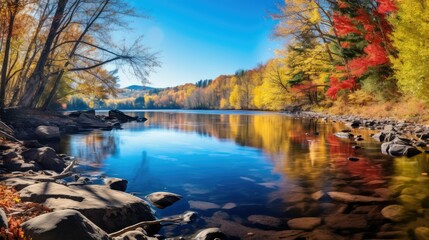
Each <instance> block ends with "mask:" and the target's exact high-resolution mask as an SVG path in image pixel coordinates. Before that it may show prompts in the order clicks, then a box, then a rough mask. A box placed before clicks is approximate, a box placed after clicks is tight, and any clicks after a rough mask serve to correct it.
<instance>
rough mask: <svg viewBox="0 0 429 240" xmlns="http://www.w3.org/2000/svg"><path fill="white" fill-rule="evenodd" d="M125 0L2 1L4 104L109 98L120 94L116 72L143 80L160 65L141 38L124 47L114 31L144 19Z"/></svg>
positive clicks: (0, 99) (0, 81)
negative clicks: (129, 21)
mask: <svg viewBox="0 0 429 240" xmlns="http://www.w3.org/2000/svg"><path fill="white" fill-rule="evenodd" d="M139 16H140V14H139V13H136V12H135V11H134V10H133V8H131V7H130V6H129V5H128V4H127V1H122V0H100V1H90V0H1V1H0V62H1V72H0V73H1V74H0V108H1V109H4V108H6V107H22V108H41V109H46V108H48V107H49V106H50V105H52V104H54V103H61V102H66V101H67V100H68V98H67V97H69V96H71V95H76V94H82V95H85V96H88V97H89V98H92V99H105V98H107V97H108V96H109V95H115V94H116V92H117V81H118V79H117V76H116V73H117V70H115V71H108V70H107V69H106V68H105V66H106V64H115V65H114V66H115V67H116V69H120V68H122V69H124V70H129V71H131V72H132V74H134V75H136V76H137V77H138V78H139V79H141V80H142V81H143V82H144V81H146V77H147V76H148V74H149V72H150V71H151V70H152V69H153V68H154V67H157V66H159V62H158V61H157V59H156V54H154V53H152V52H150V51H149V50H148V49H147V48H146V47H145V46H143V45H142V43H141V42H142V41H141V39H140V38H138V39H136V40H135V42H133V43H132V42H131V43H130V42H127V43H125V42H124V44H123V45H121V44H118V43H117V42H115V41H114V40H113V38H112V36H111V33H112V32H114V31H117V30H120V29H123V28H126V27H127V25H126V21H125V19H127V18H129V17H139Z"/></svg>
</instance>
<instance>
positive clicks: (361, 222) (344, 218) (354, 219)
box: [325, 214, 368, 230]
mask: <svg viewBox="0 0 429 240" xmlns="http://www.w3.org/2000/svg"><path fill="white" fill-rule="evenodd" d="M325 223H326V225H327V226H328V227H330V228H333V229H338V230H365V229H367V228H368V222H367V221H366V219H365V215H363V214H333V215H329V216H327V217H326V218H325Z"/></svg>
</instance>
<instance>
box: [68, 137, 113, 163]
mask: <svg viewBox="0 0 429 240" xmlns="http://www.w3.org/2000/svg"><path fill="white" fill-rule="evenodd" d="M71 141H74V142H71ZM64 142H65V143H66V144H63V145H62V146H61V148H62V149H65V148H66V149H67V150H65V151H63V152H69V153H71V154H72V155H73V156H75V157H77V158H79V159H81V160H82V161H83V162H85V163H87V164H89V165H93V166H99V165H100V164H102V163H103V161H104V160H105V159H106V158H107V157H108V156H109V155H118V154H119V147H118V146H119V136H118V135H117V134H115V133H114V132H107V131H93V132H91V133H88V134H86V135H74V136H71V137H70V136H69V137H68V138H65V139H64Z"/></svg>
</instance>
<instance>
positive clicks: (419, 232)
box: [414, 227, 429, 240]
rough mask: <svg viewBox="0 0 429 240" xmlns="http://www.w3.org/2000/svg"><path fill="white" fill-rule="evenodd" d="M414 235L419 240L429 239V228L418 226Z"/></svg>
mask: <svg viewBox="0 0 429 240" xmlns="http://www.w3.org/2000/svg"><path fill="white" fill-rule="evenodd" d="M414 236H415V237H416V239H417V240H429V228H427V227H418V228H416V229H414Z"/></svg>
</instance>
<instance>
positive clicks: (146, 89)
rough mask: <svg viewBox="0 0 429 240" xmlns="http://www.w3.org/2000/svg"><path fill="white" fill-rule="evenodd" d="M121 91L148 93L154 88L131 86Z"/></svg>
mask: <svg viewBox="0 0 429 240" xmlns="http://www.w3.org/2000/svg"><path fill="white" fill-rule="evenodd" d="M123 89H127V90H132V91H150V90H154V89H156V88H153V87H147V86H140V85H131V86H128V87H125V88H123Z"/></svg>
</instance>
